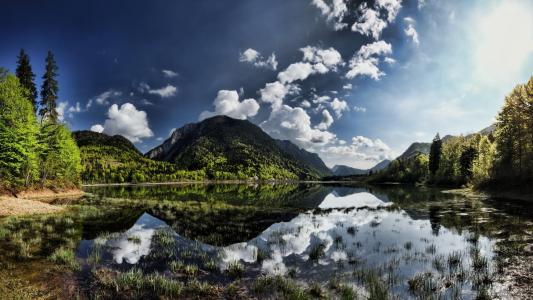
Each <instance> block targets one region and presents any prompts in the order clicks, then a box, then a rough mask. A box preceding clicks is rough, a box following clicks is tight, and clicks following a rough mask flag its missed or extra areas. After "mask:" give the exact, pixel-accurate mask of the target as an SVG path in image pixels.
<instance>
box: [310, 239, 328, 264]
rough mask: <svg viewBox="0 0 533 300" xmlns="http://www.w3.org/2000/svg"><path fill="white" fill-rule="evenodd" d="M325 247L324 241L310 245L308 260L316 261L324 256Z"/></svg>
mask: <svg viewBox="0 0 533 300" xmlns="http://www.w3.org/2000/svg"><path fill="white" fill-rule="evenodd" d="M325 249H326V245H325V244H324V243H318V244H315V245H312V246H311V250H310V251H309V260H310V261H314V262H316V261H318V260H319V259H320V258H322V257H324V255H325V254H326V253H325Z"/></svg>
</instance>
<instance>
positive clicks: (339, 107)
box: [330, 98, 350, 118]
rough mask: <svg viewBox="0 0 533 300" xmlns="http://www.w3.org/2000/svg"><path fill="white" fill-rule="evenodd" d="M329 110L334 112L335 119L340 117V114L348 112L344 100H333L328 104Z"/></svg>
mask: <svg viewBox="0 0 533 300" xmlns="http://www.w3.org/2000/svg"><path fill="white" fill-rule="evenodd" d="M330 106H331V109H333V111H334V112H335V115H336V116H337V118H340V117H342V113H343V112H344V111H346V110H350V108H349V107H348V103H347V102H346V101H344V100H339V99H338V98H335V99H333V101H331V103H330Z"/></svg>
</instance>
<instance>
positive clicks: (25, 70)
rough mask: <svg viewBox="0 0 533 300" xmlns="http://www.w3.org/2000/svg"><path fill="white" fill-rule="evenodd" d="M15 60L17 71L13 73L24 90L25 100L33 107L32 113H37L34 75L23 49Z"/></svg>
mask: <svg viewBox="0 0 533 300" xmlns="http://www.w3.org/2000/svg"><path fill="white" fill-rule="evenodd" d="M17 58H18V60H17V70H16V72H15V73H16V75H17V77H18V79H19V82H20V85H21V86H22V87H24V88H25V89H26V94H27V95H26V98H28V99H29V100H30V102H31V104H32V105H33V111H34V112H37V88H36V87H35V83H34V82H33V81H34V79H35V74H34V73H33V71H32V69H31V65H30V57H29V56H28V54H26V52H24V49H20V53H19V56H18V57H17Z"/></svg>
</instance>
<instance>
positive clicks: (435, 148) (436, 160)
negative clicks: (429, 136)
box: [428, 133, 442, 175]
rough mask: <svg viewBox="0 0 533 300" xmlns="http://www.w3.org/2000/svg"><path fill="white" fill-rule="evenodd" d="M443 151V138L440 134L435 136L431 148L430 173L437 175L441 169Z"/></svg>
mask: <svg viewBox="0 0 533 300" xmlns="http://www.w3.org/2000/svg"><path fill="white" fill-rule="evenodd" d="M441 153H442V140H441V139H440V136H439V134H438V133H437V135H436V136H435V138H434V139H433V142H432V143H431V148H430V150H429V164H428V166H429V173H430V174H431V175H435V173H437V170H438V169H439V164H440V157H441Z"/></svg>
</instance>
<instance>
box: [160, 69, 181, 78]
mask: <svg viewBox="0 0 533 300" xmlns="http://www.w3.org/2000/svg"><path fill="white" fill-rule="evenodd" d="M161 72H162V73H163V75H164V76H165V77H166V78H174V77H176V76H178V73H176V72H174V71H172V70H161Z"/></svg>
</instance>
